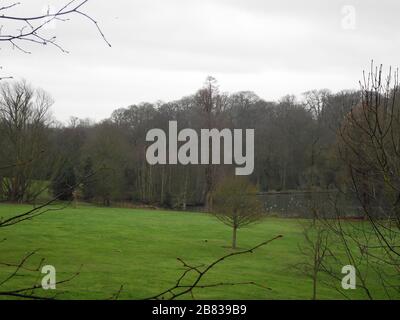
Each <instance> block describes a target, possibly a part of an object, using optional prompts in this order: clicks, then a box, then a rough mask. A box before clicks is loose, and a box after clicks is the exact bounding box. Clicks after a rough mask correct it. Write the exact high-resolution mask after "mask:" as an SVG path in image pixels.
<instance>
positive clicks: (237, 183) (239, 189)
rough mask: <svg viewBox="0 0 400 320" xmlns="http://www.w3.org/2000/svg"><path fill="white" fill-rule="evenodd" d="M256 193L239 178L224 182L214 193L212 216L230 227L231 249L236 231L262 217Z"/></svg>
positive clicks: (261, 208)
mask: <svg viewBox="0 0 400 320" xmlns="http://www.w3.org/2000/svg"><path fill="white" fill-rule="evenodd" d="M256 193H257V189H256V187H255V186H254V185H252V184H251V183H250V182H249V181H248V180H247V179H244V178H239V177H235V178H230V179H227V180H225V181H224V182H223V183H222V184H221V186H220V187H218V188H217V190H216V191H215V193H214V197H213V198H214V199H213V214H214V215H215V216H216V217H217V218H218V219H219V220H220V221H222V222H223V223H225V224H226V225H228V226H230V227H232V231H233V234H232V248H233V249H236V233H237V230H238V229H239V228H241V227H244V226H247V225H249V224H251V223H254V222H256V221H258V220H260V219H261V218H262V217H263V206H262V203H261V202H260V201H259V200H258V199H257V197H256Z"/></svg>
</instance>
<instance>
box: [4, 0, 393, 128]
mask: <svg viewBox="0 0 400 320" xmlns="http://www.w3.org/2000/svg"><path fill="white" fill-rule="evenodd" d="M3 2H5V1H1V4H2V5H3ZM20 2H21V3H22V4H21V5H20V6H19V7H16V8H15V9H13V10H12V11H10V13H15V14H23V15H34V14H37V13H39V14H40V13H41V12H43V10H44V8H46V4H50V5H51V6H50V7H51V8H59V7H60V6H61V5H62V4H65V3H66V2H67V1H62V0H57V1H42V0H29V1H27V0H20ZM344 6H353V7H354V9H355V11H354V12H355V20H353V19H352V17H353V16H352V10H351V8H350V9H346V8H349V7H344ZM83 11H85V12H87V13H90V15H91V16H92V17H94V18H95V19H97V20H98V21H99V24H100V26H101V28H102V30H103V31H104V33H105V35H106V37H107V39H108V40H109V42H110V43H111V44H112V48H109V47H108V46H107V45H106V43H105V42H104V41H102V39H101V37H100V36H99V34H98V33H97V30H96V28H95V27H94V26H93V25H92V24H90V22H89V21H87V20H84V19H83V18H82V17H79V16H76V17H71V18H72V19H71V20H70V21H68V22H58V23H57V24H56V25H54V26H52V27H53V29H50V30H46V32H50V33H54V34H56V35H57V38H58V42H59V43H60V44H61V45H62V46H63V47H64V48H65V49H67V50H68V51H69V52H70V53H69V54H65V53H62V52H60V51H59V50H58V49H56V48H52V47H47V48H45V47H41V46H29V45H25V48H26V49H27V50H30V51H32V54H24V53H22V52H19V51H18V50H13V49H12V48H11V47H10V46H8V45H4V44H2V47H1V51H0V59H1V60H0V65H1V66H2V67H3V69H2V71H1V72H2V75H3V76H4V75H13V76H14V77H15V78H17V79H20V78H24V79H26V80H28V81H29V82H31V83H32V84H33V85H34V86H38V87H41V88H43V89H45V90H46V91H48V92H49V93H50V94H51V95H52V96H53V98H54V100H55V104H54V106H53V113H54V115H55V116H56V117H57V118H58V119H60V120H62V121H66V120H67V119H68V118H69V117H70V116H77V117H82V118H86V117H89V118H92V119H95V120H100V119H103V118H106V117H108V116H110V114H111V112H112V111H113V110H114V109H116V108H121V107H127V106H129V105H131V104H137V103H140V102H143V101H148V102H155V101H157V100H162V101H170V100H176V99H179V98H181V97H182V96H185V95H189V94H192V93H194V92H195V91H196V90H197V89H199V88H200V87H201V86H202V84H203V82H204V80H205V78H206V77H207V76H208V75H212V76H214V77H216V78H217V80H218V81H219V84H220V89H221V90H222V91H228V92H235V91H240V90H250V91H254V92H255V93H256V94H258V95H259V96H260V97H261V98H264V99H266V100H276V99H279V98H280V97H282V96H283V95H285V94H296V95H300V94H301V93H302V92H304V91H307V90H310V89H321V88H329V89H331V90H332V91H338V90H341V89H351V88H358V80H360V78H361V76H362V70H363V69H366V68H368V66H369V63H370V60H371V59H374V60H375V61H377V62H378V63H383V64H384V65H385V66H389V65H392V66H398V65H399V52H400V41H399V40H400V34H399V33H400V18H399V12H400V1H398V0H392V1H390V0H384V1H382V0H379V1H378V0H375V1H373V0H359V1H355V0H350V1H341V0H329V1H328V0H325V1H322V0H313V1H311V0H310V1H294V0H293V1H283V0H279V1H278V0H275V1H267V0H141V1H139V0H129V1H128V0H113V1H106V0H91V1H89V3H88V4H87V5H85V7H84V8H83ZM6 27H7V25H6V26H5V28H6Z"/></svg>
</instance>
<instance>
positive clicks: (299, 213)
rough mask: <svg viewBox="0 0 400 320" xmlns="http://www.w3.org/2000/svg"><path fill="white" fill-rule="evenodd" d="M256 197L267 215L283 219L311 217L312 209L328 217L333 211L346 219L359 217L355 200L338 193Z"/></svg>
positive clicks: (302, 193) (298, 193)
mask: <svg viewBox="0 0 400 320" xmlns="http://www.w3.org/2000/svg"><path fill="white" fill-rule="evenodd" d="M257 197H258V198H259V199H260V200H261V201H262V202H263V203H264V208H265V210H266V212H267V213H270V214H276V215H278V216H283V217H304V218H309V217H312V215H313V209H317V210H318V211H319V212H320V213H322V214H324V215H326V216H328V215H329V216H330V215H333V214H334V211H335V210H340V212H341V214H344V215H346V216H348V217H357V216H360V215H361V207H360V205H359V203H358V202H357V201H356V199H351V198H349V197H348V196H346V195H344V194H342V193H340V192H338V191H293V192H289V191H288V192H264V193H259V194H258V195H257Z"/></svg>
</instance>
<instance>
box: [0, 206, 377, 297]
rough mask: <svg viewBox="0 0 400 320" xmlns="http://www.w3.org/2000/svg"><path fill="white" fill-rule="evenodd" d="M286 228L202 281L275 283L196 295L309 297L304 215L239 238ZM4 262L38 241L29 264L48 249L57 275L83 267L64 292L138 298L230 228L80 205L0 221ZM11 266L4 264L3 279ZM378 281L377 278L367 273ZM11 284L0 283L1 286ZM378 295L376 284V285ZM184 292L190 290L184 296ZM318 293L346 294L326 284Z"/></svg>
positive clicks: (258, 238)
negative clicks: (299, 266)
mask: <svg viewBox="0 0 400 320" xmlns="http://www.w3.org/2000/svg"><path fill="white" fill-rule="evenodd" d="M30 208H31V207H30V206H26V205H9V204H1V205H0V217H7V216H9V215H11V214H15V213H20V212H24V211H26V210H27V209H30ZM279 234H282V235H283V236H284V237H283V238H281V239H278V240H276V241H274V242H273V243H271V244H269V245H267V246H265V247H262V248H260V249H258V250H257V251H255V252H254V253H253V254H247V255H242V256H236V257H233V258H231V259H228V260H226V261H224V262H222V263H221V264H220V265H218V266H217V267H216V268H215V269H213V270H212V271H211V272H210V273H209V274H208V275H207V276H206V278H205V280H204V282H203V283H204V284H207V283H213V282H248V281H256V282H257V283H259V284H261V285H263V286H268V287H270V288H271V290H266V289H263V288H259V287H255V286H250V285H239V286H229V287H216V288H207V289H198V290H196V291H195V298H196V299H309V298H310V297H311V287H312V286H311V281H310V279H308V278H307V277H305V276H304V275H301V274H300V273H299V272H298V271H296V269H295V268H294V267H293V265H295V264H296V263H298V262H300V261H301V259H302V256H301V255H300V253H299V249H298V246H299V244H300V243H301V242H302V239H303V236H302V228H301V221H299V220H295V219H278V218H268V219H266V220H264V221H263V222H261V223H259V224H256V225H253V226H250V227H247V228H245V229H240V230H239V232H238V246H239V247H240V248H242V249H244V248H246V249H247V248H250V247H252V246H254V245H256V244H258V243H260V242H263V241H265V240H268V239H270V238H272V237H274V236H277V235H279ZM3 238H6V240H5V241H3V242H1V243H0V263H18V262H19V261H20V259H21V258H22V257H23V256H24V255H25V254H27V253H29V252H30V251H33V250H37V249H39V251H38V253H37V254H36V255H35V256H34V257H33V258H31V259H30V260H29V262H28V264H27V266H28V267H30V268H35V266H36V265H37V264H38V263H39V261H40V259H41V258H42V257H44V258H45V259H46V260H45V261H46V262H45V264H50V265H54V266H55V267H56V269H57V280H58V281H60V280H62V279H64V278H68V277H69V276H71V275H72V274H73V273H74V272H76V271H78V270H79V269H80V274H79V276H77V277H76V278H74V279H73V280H72V281H70V282H68V283H66V284H62V285H59V286H58V287H57V292H65V293H64V294H63V295H61V296H59V298H65V299H106V298H109V297H110V296H111V295H112V294H114V293H115V292H116V291H118V289H119V287H120V286H121V285H123V286H124V288H123V291H122V293H121V295H120V298H121V299H141V298H146V297H148V296H152V295H154V294H157V293H159V292H161V291H163V290H164V289H166V288H168V287H170V286H172V285H173V284H174V283H175V281H176V280H177V279H178V277H179V276H180V274H181V273H182V270H183V269H182V266H181V264H180V263H179V261H177V259H176V258H177V257H180V258H183V259H184V260H185V261H187V262H188V263H189V264H192V265H199V264H204V263H210V262H212V261H213V260H214V259H216V258H219V257H220V256H223V255H225V254H227V253H229V252H231V251H232V250H231V249H230V248H229V245H230V240H231V230H230V229H229V227H227V226H225V225H223V224H221V223H220V222H219V221H218V220H216V219H215V218H213V217H212V216H209V215H207V214H202V213H187V212H172V211H152V210H135V209H121V208H102V207H94V206H89V205H80V206H78V208H71V207H69V208H66V209H63V210H60V211H52V212H47V213H45V214H43V215H41V216H39V217H37V218H35V219H33V220H30V221H24V222H22V223H20V224H17V225H15V226H11V227H7V228H1V229H0V239H3ZM12 270H13V268H10V267H6V266H4V265H3V266H2V265H0V282H1V281H2V279H4V278H5V277H6V276H7V275H8V274H9V273H10V272H11V271H12ZM38 276H41V275H40V272H25V271H23V272H22V274H21V275H20V276H17V277H15V278H13V280H12V282H9V283H8V286H9V287H10V288H17V287H21V286H29V285H30V284H32V283H33V282H34V281H35V280H36V279H37V277H38ZM370 280H371V283H372V285H373V283H374V281H376V279H370ZM4 288H7V285H6V286H3V287H2V289H4ZM374 293H375V295H377V297H378V298H379V295H380V293H379V289H378V288H376V290H375V291H374ZM350 295H351V296H352V297H354V298H365V296H364V295H363V292H362V290H361V289H360V290H353V291H352V292H351V293H350ZM184 298H190V296H186V297H184ZM318 298H320V299H331V298H342V295H340V294H339V293H338V292H336V291H335V290H334V289H332V288H328V287H324V286H323V285H322V284H321V286H320V288H319V291H318Z"/></svg>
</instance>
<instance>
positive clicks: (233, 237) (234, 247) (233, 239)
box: [232, 226, 237, 249]
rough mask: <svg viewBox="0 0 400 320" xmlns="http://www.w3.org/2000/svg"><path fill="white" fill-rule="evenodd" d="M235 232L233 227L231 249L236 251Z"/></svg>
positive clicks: (235, 229) (235, 228)
mask: <svg viewBox="0 0 400 320" xmlns="http://www.w3.org/2000/svg"><path fill="white" fill-rule="evenodd" d="M236 231H237V227H236V226H234V227H233V234H232V249H236Z"/></svg>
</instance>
